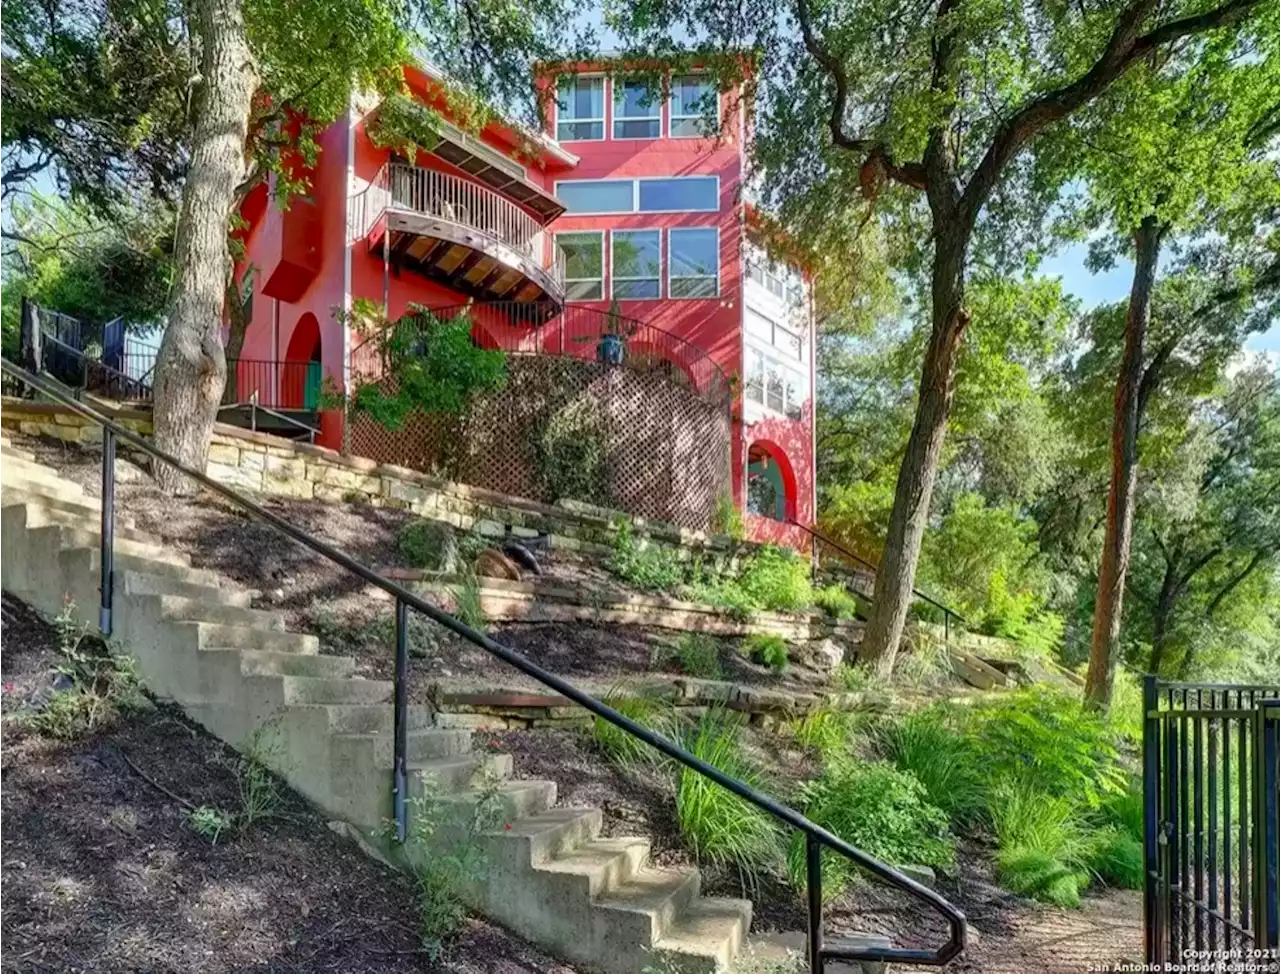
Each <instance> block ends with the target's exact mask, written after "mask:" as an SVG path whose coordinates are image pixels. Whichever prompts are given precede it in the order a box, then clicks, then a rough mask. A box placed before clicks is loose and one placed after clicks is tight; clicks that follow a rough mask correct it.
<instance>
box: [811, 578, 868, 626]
mask: <svg viewBox="0 0 1280 974" xmlns="http://www.w3.org/2000/svg"><path fill="white" fill-rule="evenodd" d="M813 604H814V605H816V606H817V607H818V608H819V609H821V610H822V611H823V612H825V613H826V614H827V615H829V616H831V617H832V618H833V619H856V618H857V616H858V600H857V598H855V597H854V595H853V593H851V592H850V591H849V590H848V589H847V588H845V587H844V586H843V585H827V586H825V587H824V588H820V589H818V591H817V592H815V593H814V595H813Z"/></svg>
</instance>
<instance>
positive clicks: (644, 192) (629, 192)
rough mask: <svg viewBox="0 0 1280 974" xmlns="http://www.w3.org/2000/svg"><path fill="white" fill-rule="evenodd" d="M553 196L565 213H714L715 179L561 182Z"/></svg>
mask: <svg viewBox="0 0 1280 974" xmlns="http://www.w3.org/2000/svg"><path fill="white" fill-rule="evenodd" d="M556 196H557V198H559V200H560V202H561V203H563V204H564V206H565V212H567V213H637V212H638V213H715V212H716V211H717V210H718V209H719V208H720V181H719V179H717V178H716V177H715V176H672V177H670V178H660V179H562V180H560V181H559V182H557V183H556Z"/></svg>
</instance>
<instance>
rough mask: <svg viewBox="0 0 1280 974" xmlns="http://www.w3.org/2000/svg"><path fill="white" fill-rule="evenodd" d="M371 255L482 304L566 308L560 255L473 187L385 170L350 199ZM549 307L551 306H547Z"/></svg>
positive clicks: (406, 170)
mask: <svg viewBox="0 0 1280 974" xmlns="http://www.w3.org/2000/svg"><path fill="white" fill-rule="evenodd" d="M355 203H356V208H357V209H356V213H355V214H354V217H355V221H354V222H355V227H356V230H357V232H358V233H359V234H360V235H361V236H362V237H364V238H365V240H366V242H367V243H368V245H369V248H370V250H372V251H376V252H381V253H383V254H384V255H385V257H386V259H387V260H388V262H389V263H390V265H391V266H392V267H393V268H395V269H396V270H397V272H398V271H399V270H400V269H402V268H403V269H408V270H413V271H416V272H418V273H420V274H423V275H424V276H426V277H428V278H431V279H432V280H435V281H438V282H440V283H441V284H444V285H446V286H448V287H450V288H453V289H454V290H456V291H459V292H460V293H462V294H467V295H470V296H472V297H474V298H475V299H477V300H480V301H511V302H515V303H517V304H528V305H537V306H541V307H544V308H546V311H547V312H548V313H549V314H554V313H555V312H556V311H558V310H559V308H560V307H561V306H562V305H563V304H564V260H563V254H561V253H560V252H559V251H558V250H556V249H555V248H554V244H553V241H552V239H551V235H550V234H549V233H548V232H547V230H546V228H545V227H543V225H542V224H540V223H539V222H538V221H537V220H536V219H534V217H532V216H530V215H529V213H527V212H526V211H525V210H523V209H521V208H520V207H519V206H517V205H516V204H515V203H514V202H512V201H511V200H509V199H507V198H506V197H505V196H503V195H502V194H501V193H497V192H494V191H493V190H491V189H489V188H487V187H485V186H481V185H479V184H478V183H474V182H471V181H470V180H467V179H463V178H461V177H459V176H454V175H451V174H449V173H444V172H439V171H437V170H434V169H422V168H419V167H417V166H408V165H404V164H402V163H388V164H386V165H384V166H383V167H382V169H381V170H379V171H378V175H377V176H376V177H375V178H374V181H373V182H372V183H371V184H370V185H369V187H368V188H367V189H366V190H365V191H364V192H363V193H361V194H360V195H359V196H358V197H357V198H356V200H355ZM548 306H550V307H548Z"/></svg>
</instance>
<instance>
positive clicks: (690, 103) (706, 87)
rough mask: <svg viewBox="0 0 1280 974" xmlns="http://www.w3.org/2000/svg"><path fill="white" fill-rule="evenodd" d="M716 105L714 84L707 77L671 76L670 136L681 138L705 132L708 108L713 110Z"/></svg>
mask: <svg viewBox="0 0 1280 974" xmlns="http://www.w3.org/2000/svg"><path fill="white" fill-rule="evenodd" d="M718 107H719V99H718V98H717V96H716V89H715V86H714V85H713V84H711V82H710V81H708V80H707V79H705V78H696V77H684V78H672V79H671V137H672V138H673V139H683V138H692V137H696V136H699V135H704V134H706V122H707V113H708V110H710V111H712V112H714V111H715V110H716V109H717V108H718ZM716 122H717V123H718V122H719V119H716Z"/></svg>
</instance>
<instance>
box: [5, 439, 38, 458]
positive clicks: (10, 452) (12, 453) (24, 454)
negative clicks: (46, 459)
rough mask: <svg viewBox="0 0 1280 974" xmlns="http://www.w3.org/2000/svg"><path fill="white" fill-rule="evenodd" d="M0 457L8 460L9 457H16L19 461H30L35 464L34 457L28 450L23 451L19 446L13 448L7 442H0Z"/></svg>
mask: <svg viewBox="0 0 1280 974" xmlns="http://www.w3.org/2000/svg"><path fill="white" fill-rule="evenodd" d="M0 457H3V458H4V459H6V460H7V459H8V458H9V457H17V458H18V459H19V460H30V461H32V462H35V459H36V455H35V454H34V453H32V452H31V451H30V450H24V449H23V448H22V447H20V446H14V445H13V444H12V443H10V442H9V441H8V440H0Z"/></svg>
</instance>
